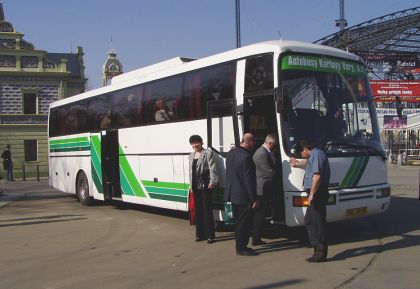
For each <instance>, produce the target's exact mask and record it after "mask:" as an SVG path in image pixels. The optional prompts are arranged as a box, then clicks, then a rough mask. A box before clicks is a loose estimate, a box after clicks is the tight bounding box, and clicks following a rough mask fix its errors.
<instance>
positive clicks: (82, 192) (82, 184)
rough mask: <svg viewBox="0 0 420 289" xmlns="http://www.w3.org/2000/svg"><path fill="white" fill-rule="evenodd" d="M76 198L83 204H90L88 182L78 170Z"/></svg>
mask: <svg viewBox="0 0 420 289" xmlns="http://www.w3.org/2000/svg"><path fill="white" fill-rule="evenodd" d="M76 192H77V199H78V200H79V202H81V203H82V204H83V205H85V206H90V205H91V204H92V201H93V199H92V197H91V196H90V195H89V183H88V180H87V177H86V174H85V173H84V172H80V173H79V175H78V176H77V181H76Z"/></svg>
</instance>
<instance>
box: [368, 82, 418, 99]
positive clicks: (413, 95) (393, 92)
mask: <svg viewBox="0 0 420 289" xmlns="http://www.w3.org/2000/svg"><path fill="white" fill-rule="evenodd" d="M369 82H370V87H371V88H372V95H373V98H374V99H375V101H395V97H396V96H399V97H400V99H401V101H406V102H417V101H420V81H417V80H415V81H409V80H370V81H369Z"/></svg>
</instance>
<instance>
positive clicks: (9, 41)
mask: <svg viewBox="0 0 420 289" xmlns="http://www.w3.org/2000/svg"><path fill="white" fill-rule="evenodd" d="M23 36H24V34H23V33H20V32H17V31H16V30H15V28H14V27H13V25H12V24H11V23H10V22H8V21H6V20H5V18H4V12H3V6H2V4H1V3H0V148H1V150H3V149H5V147H6V145H7V144H10V145H11V147H12V160H13V163H14V174H15V178H20V177H22V176H23V175H24V174H25V175H26V177H31V176H34V175H35V174H36V171H37V166H38V168H39V171H40V174H41V175H44V176H45V175H47V174H48V151H47V149H48V145H47V136H48V134H47V119H48V107H49V104H50V103H51V102H53V101H56V100H58V99H62V98H65V97H69V96H72V95H75V94H79V93H82V92H84V91H85V85H86V78H85V75H84V65H83V55H84V53H83V50H82V48H81V47H78V48H77V51H76V52H75V53H49V52H47V51H44V50H39V49H35V47H34V45H33V44H32V43H29V42H27V41H26V40H24V39H23ZM0 178H2V179H3V178H4V172H3V171H2V170H1V173H0Z"/></svg>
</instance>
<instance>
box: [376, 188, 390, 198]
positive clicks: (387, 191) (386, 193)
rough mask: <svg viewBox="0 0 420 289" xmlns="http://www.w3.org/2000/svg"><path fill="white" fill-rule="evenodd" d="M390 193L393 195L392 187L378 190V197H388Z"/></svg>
mask: <svg viewBox="0 0 420 289" xmlns="http://www.w3.org/2000/svg"><path fill="white" fill-rule="evenodd" d="M390 195H391V188H390V187H388V188H383V189H378V190H376V198H377V199H380V198H386V197H389V196H390Z"/></svg>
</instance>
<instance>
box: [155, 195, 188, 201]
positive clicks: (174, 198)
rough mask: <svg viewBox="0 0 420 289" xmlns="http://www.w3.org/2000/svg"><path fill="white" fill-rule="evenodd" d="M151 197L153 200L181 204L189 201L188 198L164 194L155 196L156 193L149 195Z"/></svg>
mask: <svg viewBox="0 0 420 289" xmlns="http://www.w3.org/2000/svg"><path fill="white" fill-rule="evenodd" d="M149 196H150V197H151V198H153V199H159V200H165V201H173V202H179V203H187V199H188V198H187V197H181V196H173V195H162V194H155V193H149Z"/></svg>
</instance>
